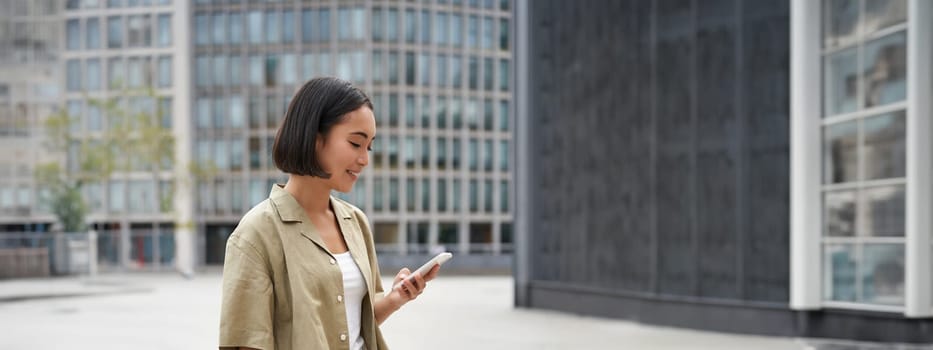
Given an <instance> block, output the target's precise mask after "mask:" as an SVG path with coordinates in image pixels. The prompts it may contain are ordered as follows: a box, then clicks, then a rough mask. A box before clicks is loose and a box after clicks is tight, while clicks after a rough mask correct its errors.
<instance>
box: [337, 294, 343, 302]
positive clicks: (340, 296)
mask: <svg viewBox="0 0 933 350" xmlns="http://www.w3.org/2000/svg"><path fill="white" fill-rule="evenodd" d="M337 302H338V303H340V302H343V295H338V296H337Z"/></svg>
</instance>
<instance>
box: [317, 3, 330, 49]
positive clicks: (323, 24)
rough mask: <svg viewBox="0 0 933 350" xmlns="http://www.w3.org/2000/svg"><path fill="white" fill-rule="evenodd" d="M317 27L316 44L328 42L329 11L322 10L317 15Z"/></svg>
mask: <svg viewBox="0 0 933 350" xmlns="http://www.w3.org/2000/svg"><path fill="white" fill-rule="evenodd" d="M319 15H320V17H319V18H318V22H317V23H318V27H317V42H325V41H329V40H330V10H327V9H322V10H321V11H320V13H319Z"/></svg>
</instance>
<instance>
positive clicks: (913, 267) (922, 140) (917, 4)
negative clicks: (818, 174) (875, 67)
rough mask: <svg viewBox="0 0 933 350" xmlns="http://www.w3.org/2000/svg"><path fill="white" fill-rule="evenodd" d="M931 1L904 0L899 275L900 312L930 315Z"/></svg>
mask: <svg viewBox="0 0 933 350" xmlns="http://www.w3.org/2000/svg"><path fill="white" fill-rule="evenodd" d="M931 11H933V2H931V1H929V0H910V1H909V2H908V11H907V13H908V19H907V72H908V74H907V190H906V194H907V212H906V213H905V216H906V220H907V232H905V234H906V238H907V244H906V246H905V254H904V255H905V256H904V258H905V259H904V260H905V265H906V269H905V270H906V275H905V277H904V279H905V281H904V287H905V300H904V315H906V316H907V317H929V316H933V305H931V304H933V296H931V294H930V293H931V290H933V289H931V286H930V280H931V275H930V268H931V267H933V265H931V264H930V228H931V225H930V224H931V219H930V214H931V212H930V210H931V208H933V193H931V186H930V181H931V179H933V171H931V164H933V162H931V159H930V154H931V152H930V151H931V150H933V143H931V142H930V136H931V123H930V112H931V108H930V98H931V97H933V88H931V85H933V75H931V74H930V72H931V70H930V64H931V63H933V62H931V59H933V55H931V42H930V40H931V34H933V24H931V23H930V20H931V18H930V17H931V16H930V15H931Z"/></svg>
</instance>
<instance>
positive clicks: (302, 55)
mask: <svg viewBox="0 0 933 350" xmlns="http://www.w3.org/2000/svg"><path fill="white" fill-rule="evenodd" d="M193 12H194V13H193V14H192V17H191V18H192V23H191V25H192V28H193V30H194V32H195V33H194V35H195V37H194V38H193V40H194V50H193V55H194V58H193V61H192V62H193V64H194V67H193V70H192V76H193V79H194V86H195V93H196V96H195V97H194V103H193V105H192V115H193V116H194V118H193V120H194V123H195V126H196V127H195V130H196V134H197V136H196V139H198V140H202V141H199V142H198V143H197V145H196V147H195V148H196V150H195V152H194V153H195V154H197V155H198V156H197V157H196V159H199V160H205V161H210V162H213V163H214V165H215V166H216V167H217V168H219V169H223V170H224V171H222V172H218V173H217V174H216V175H214V177H213V179H211V180H206V181H205V182H206V183H207V185H206V186H203V187H204V188H203V189H202V191H203V196H200V197H202V198H211V199H213V198H216V196H217V195H219V193H218V192H217V191H221V190H222V191H225V192H232V193H236V195H235V196H234V195H231V196H229V197H227V199H228V200H229V201H230V205H228V206H225V207H221V206H218V205H216V203H214V201H213V200H210V202H211V203H201V204H200V205H198V206H197V208H198V210H199V213H198V214H199V216H200V217H203V218H205V219H207V220H210V221H218V222H222V221H228V222H229V223H230V224H235V223H236V220H237V218H238V215H240V214H241V213H242V212H243V211H244V210H246V209H248V208H249V207H251V206H253V205H254V204H256V203H258V201H260V200H262V199H264V198H265V193H263V192H267V191H268V189H267V188H266V189H263V190H262V191H260V190H259V189H258V188H259V187H257V186H259V184H268V183H274V182H283V181H284V179H285V177H284V175H283V174H282V173H280V172H279V171H278V170H277V169H275V167H274V165H273V164H272V161H271V151H272V149H271V148H272V143H271V140H272V139H273V138H274V135H275V131H276V129H277V127H278V123H279V122H280V120H281V117H282V114H283V113H284V112H285V110H286V107H287V102H288V99H289V98H290V97H291V94H292V93H294V91H295V90H296V89H297V88H298V87H299V86H300V85H301V84H303V83H304V82H305V81H307V80H308V79H310V78H313V77H316V76H324V75H333V76H337V77H340V78H343V79H346V80H349V81H352V82H354V83H355V84H357V85H359V86H360V87H362V88H363V90H364V91H366V92H367V93H369V95H370V96H371V98H372V100H373V103H374V105H375V111H374V112H375V115H376V120H377V126H378V128H379V137H377V138H376V140H375V142H374V145H373V152H372V153H371V160H370V161H371V163H370V167H369V168H368V169H367V170H366V171H365V172H364V174H363V176H362V178H361V179H360V181H359V182H358V183H357V185H356V186H355V188H354V190H353V192H351V193H348V194H337V195H338V196H340V197H342V198H344V199H347V200H349V201H351V203H353V204H355V205H357V206H359V207H361V208H362V209H364V210H365V211H366V212H367V214H368V215H369V217H370V220H371V221H373V223H374V225H375V227H394V226H393V225H396V224H399V219H398V213H399V212H402V211H405V212H408V213H409V215H410V216H409V217H411V216H412V215H413V216H415V217H418V218H419V219H418V221H419V222H421V223H425V224H427V225H426V226H425V227H422V229H427V230H428V231H429V232H430V231H433V230H439V226H440V222H442V221H443V222H448V223H453V222H457V223H461V224H460V225H453V226H450V227H448V235H449V237H448V238H449V239H450V240H451V242H459V240H457V239H456V237H459V235H466V234H468V232H460V231H459V230H460V227H469V226H470V225H473V224H484V225H489V226H490V227H495V229H491V231H496V232H498V231H499V227H501V226H502V225H505V224H511V215H510V213H509V209H508V206H507V205H499V206H494V205H493V204H492V203H497V202H500V201H501V200H502V199H503V198H507V196H504V195H503V194H501V193H499V191H501V190H505V189H507V188H508V182H509V181H510V180H509V168H508V166H506V165H505V163H506V162H507V161H508V156H507V154H508V152H509V151H508V148H507V146H506V145H507V144H508V143H509V142H510V139H511V134H510V131H509V125H511V123H509V122H508V118H509V112H508V108H509V107H508V106H509V103H510V100H511V94H510V91H509V86H508V81H509V77H508V76H502V75H503V74H504V75H508V74H509V71H508V66H509V65H510V62H511V53H510V52H509V51H508V50H509V47H508V44H507V43H508V42H509V38H508V35H509V33H510V29H509V28H508V26H509V25H510V23H511V18H510V17H511V13H510V12H509V11H508V10H502V9H499V8H498V7H495V6H493V7H491V8H489V9H484V8H481V7H479V6H475V7H467V6H452V5H450V4H442V3H436V2H404V3H397V4H396V3H389V4H383V3H376V2H368V1H367V2H361V3H354V4H347V5H345V4H342V3H336V4H331V3H319V2H300V3H299V2H295V3H289V4H288V5H286V6H280V4H274V3H268V4H267V3H250V4H247V5H244V6H237V7H230V6H226V5H224V4H221V3H217V2H214V1H205V2H203V3H196V4H195V5H194V6H193ZM244 31H245V32H244ZM497 35H498V36H499V37H497ZM503 41H504V42H505V43H506V44H502V42H503ZM234 62H242V64H234ZM171 64H172V62H170V61H169V62H161V61H160V62H159V67H162V66H163V65H169V66H170V65H171ZM239 67H243V68H242V73H235V72H234V73H232V72H231V70H238V68H239ZM160 74H161V72H160ZM241 74H242V75H243V79H239V78H236V77H238V76H240V75H241ZM243 96H250V97H249V98H244V97H243ZM253 96H261V97H258V98H257V97H253ZM247 100H248V101H247ZM464 131H466V132H467V133H466V134H465V133H463V132H464ZM231 147H233V148H232V149H235V151H234V150H231ZM240 148H243V149H242V150H240ZM221 149H223V150H221ZM241 158H242V159H241ZM239 164H242V166H240V165H239ZM218 182H220V183H223V184H225V186H224V187H223V188H221V187H219V186H218ZM237 182H239V183H250V184H251V185H250V186H248V187H231V186H229V184H231V183H237ZM494 184H497V186H494ZM461 191H462V193H461ZM240 192H242V193H240ZM260 193H262V194H260ZM461 201H463V202H462V205H461ZM497 204H498V203H497ZM401 225H402V226H403V232H405V231H404V230H408V229H409V228H405V227H406V226H407V225H408V223H407V222H404V223H401ZM412 225H415V224H414V223H412ZM412 229H414V228H412ZM497 234H498V233H497ZM433 236H437V235H429V237H433ZM492 240H493V237H492V236H490V237H489V239H488V241H483V242H480V243H483V244H492V243H493V242H492ZM407 243H410V244H405V246H411V249H412V252H419V251H427V249H428V245H435V244H441V242H427V241H422V242H407ZM388 246H390V247H391V249H390V248H386V247H385V246H383V245H381V244H380V247H382V248H380V249H383V248H384V249H387V251H391V252H398V250H397V247H395V246H394V245H392V244H388ZM445 248H446V249H449V250H454V251H456V250H458V249H461V248H462V249H467V250H466V251H469V249H468V248H466V247H460V246H458V245H456V244H454V245H449V244H448V245H447V246H446V247H445ZM406 249H407V248H406ZM466 251H464V252H466ZM486 251H487V252H493V251H494V250H492V249H488V250H486ZM495 252H496V253H498V252H499V250H495Z"/></svg>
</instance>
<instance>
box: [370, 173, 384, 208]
mask: <svg viewBox="0 0 933 350" xmlns="http://www.w3.org/2000/svg"><path fill="white" fill-rule="evenodd" d="M384 182H385V180H383V179H382V178H375V179H373V210H375V211H382V210H383V207H384V206H383V201H384V199H385V192H384V191H383V187H384V186H385V185H384Z"/></svg>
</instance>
